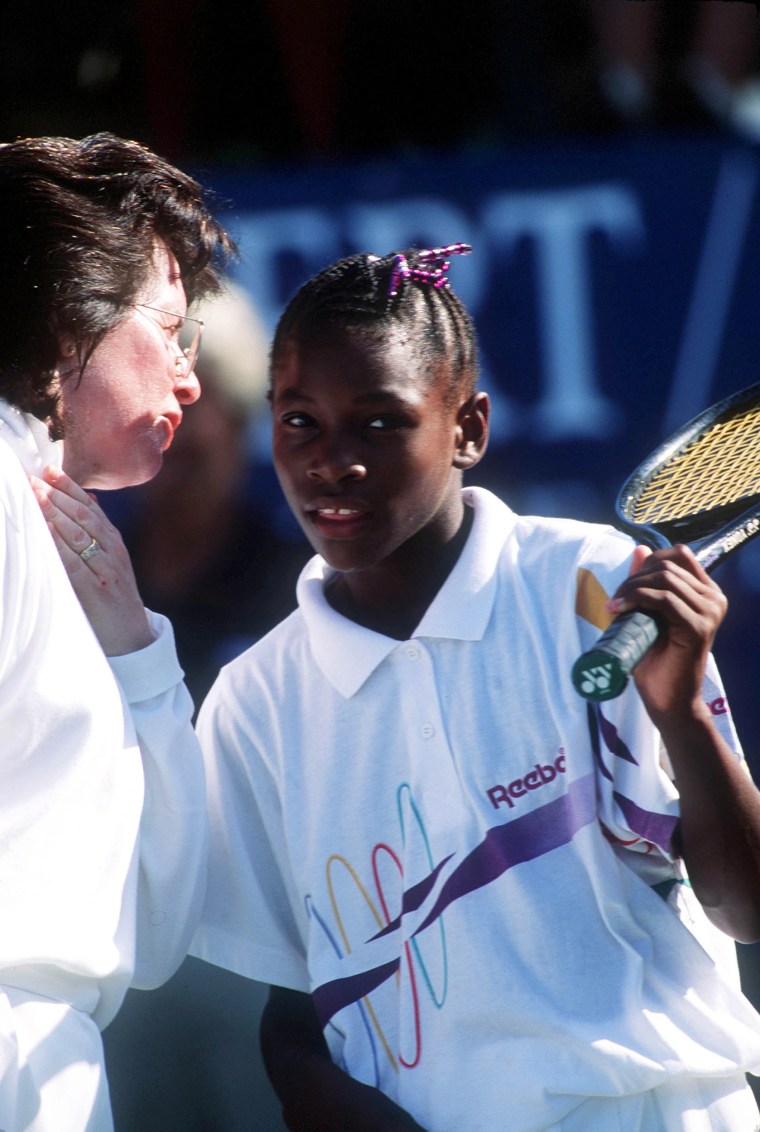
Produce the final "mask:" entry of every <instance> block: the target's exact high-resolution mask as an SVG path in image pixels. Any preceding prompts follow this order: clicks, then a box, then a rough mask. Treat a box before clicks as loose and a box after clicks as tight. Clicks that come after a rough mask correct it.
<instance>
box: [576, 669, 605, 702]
mask: <svg viewBox="0 0 760 1132" xmlns="http://www.w3.org/2000/svg"><path fill="white" fill-rule="evenodd" d="M611 679H612V665H611V664H595V665H594V667H593V668H587V669H586V670H585V671H584V673H583V679H582V681H581V686H580V691H581V692H582V693H583V695H584V696H590V695H592V694H593V693H594V692H597V693H598V692H606V691H607V689H608V688H609V686H610V681H611Z"/></svg>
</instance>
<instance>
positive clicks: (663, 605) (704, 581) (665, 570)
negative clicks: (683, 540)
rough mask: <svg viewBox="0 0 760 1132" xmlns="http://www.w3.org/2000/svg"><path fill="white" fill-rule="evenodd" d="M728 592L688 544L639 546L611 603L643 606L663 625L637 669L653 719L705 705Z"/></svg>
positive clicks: (616, 608)
mask: <svg viewBox="0 0 760 1132" xmlns="http://www.w3.org/2000/svg"><path fill="white" fill-rule="evenodd" d="M727 604H728V603H727V601H726V598H725V596H724V594H723V591H722V590H721V589H720V588H719V587H718V586H717V585H716V584H715V582H714V581H713V580H712V579H711V578H710V576H709V575H708V574H707V573H706V572H705V571H704V570H703V568H702V567H701V566H700V565H699V563H698V562H697V559H696V558H695V556H694V554H693V553H692V551H691V550H689V548H688V547H686V546H673V547H668V548H667V549H666V550H657V551H655V552H652V551H650V550H649V549H648V548H647V547H645V546H637V547H636V549H635V550H634V553H633V557H632V559H631V570H630V574H629V576H628V578H627V579H626V580H625V582H623V584H622V585H621V586H620V587H619V588H618V590H617V592H616V594H615V596H614V597H613V598H612V599H611V600H610V601H609V602H608V605H607V608H608V609H609V611H610V612H611V613H623V612H627V611H628V610H631V609H643V610H645V611H646V612H647V613H651V614H652V615H653V616H655V617H656V618H657V620H658V621H659V622H660V625H661V626H662V629H663V631H662V632H661V634H660V636H659V638H658V639H657V641H655V643H654V645H653V646H652V648H651V649H650V650H649V652H648V653H647V654H646V656H645V657H644V658H643V660H641V661H640V663H639V664H638V665H637V667H636V668H635V670H634V674H633V675H634V679H635V681H636V685H637V687H638V689H639V693H640V694H641V697H642V699H643V700H644V703H645V704H646V706H647V709H648V711H649V713H650V715H651V716H652V718H653V719H654V722H655V723H656V724H657V725H658V726H660V727H661V728H662V725H663V723H664V721H665V719H666V718H671V719H672V718H673V717H674V716H675V717H677V716H679V714H682V713H683V714H690V713H693V712H694V711H697V712H700V711H702V710H704V708H703V705H702V682H703V678H704V672H705V665H706V663H707V657H708V654H709V652H710V650H711V648H712V645H713V641H714V638H715V634H716V632H717V630H718V627H719V625H720V623H721V621H722V620H723V618H724V616H725V614H726V608H727Z"/></svg>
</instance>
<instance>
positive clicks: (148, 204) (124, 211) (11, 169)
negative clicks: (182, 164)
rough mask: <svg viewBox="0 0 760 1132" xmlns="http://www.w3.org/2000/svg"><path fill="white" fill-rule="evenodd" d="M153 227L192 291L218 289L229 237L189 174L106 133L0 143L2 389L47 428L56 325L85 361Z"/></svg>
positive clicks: (140, 276) (141, 261) (145, 274)
mask: <svg viewBox="0 0 760 1132" xmlns="http://www.w3.org/2000/svg"><path fill="white" fill-rule="evenodd" d="M157 239H160V240H163V241H164V242H165V243H166V245H167V246H168V247H169V248H170V250H171V251H172V252H173V253H174V255H175V256H176V257H177V261H178V263H179V266H180V271H181V274H182V282H183V284H184V288H185V292H186V294H187V298H188V302H190V301H192V300H193V299H196V298H199V297H201V296H202V295H204V294H207V293H213V292H215V291H217V290H218V288H219V283H218V276H217V272H218V270H219V269H220V268H221V267H222V265H223V264H224V262H225V261H226V260H227V259H228V258H229V257H230V256H231V255H232V254H233V253H234V251H235V248H234V244H233V242H232V241H231V239H230V238H229V236H228V235H227V233H226V232H225V231H224V229H223V228H222V227H221V225H220V224H219V223H218V222H217V221H216V220H215V219H214V217H213V216H212V214H211V212H210V209H209V206H208V204H207V203H206V202H205V200H204V194H203V190H202V189H201V186H200V185H199V184H198V183H197V182H196V181H195V180H193V178H192V177H189V176H187V175H186V174H185V173H182V172H181V171H180V170H178V169H176V168H174V167H173V166H172V165H170V164H169V163H168V162H166V161H164V160H163V159H162V158H160V157H158V156H156V154H154V153H152V152H151V151H150V150H148V149H146V148H145V147H144V146H142V145H140V144H138V143H137V142H134V141H126V140H124V139H123V138H118V137H115V136H114V135H113V134H107V133H101V134H94V135H92V136H91V137H86V138H82V139H81V140H74V139H72V138H61V137H42V138H25V139H20V140H18V141H14V142H10V143H8V144H6V145H2V146H0V312H2V319H3V323H4V325H3V330H2V334H0V397H4V398H5V399H6V400H7V401H9V402H10V403H11V404H13V405H15V406H16V407H17V408H19V409H21V410H23V411H25V412H29V413H32V414H33V415H34V416H36V417H38V418H39V419H40V420H43V421H46V422H48V424H49V426H50V430H51V435H53V436H54V437H58V436H60V435H62V427H61V421H60V416H59V411H58V381H57V375H56V363H57V360H58V358H59V355H60V337H61V335H63V334H66V335H67V336H69V337H70V338H71V339H72V340H73V341H74V343H75V344H76V353H77V357H78V358H79V359H80V362H81V369H84V366H85V365H86V363H87V360H88V358H89V357H90V355H91V353H92V351H93V350H94V349H95V347H96V346H97V344H98V343H99V342H100V340H101V339H102V338H103V336H104V335H105V334H106V333H107V332H108V331H109V330H111V329H112V328H113V327H114V326H115V325H116V324H117V323H118V322H119V321H120V320H121V319H122V318H124V317H125V313H126V307H127V306H128V305H129V304H131V303H134V302H136V301H137V300H138V299H139V298H140V296H141V292H142V291H143V289H144V288H145V286H146V284H147V283H148V282H149V280H150V278H151V275H152V272H153V270H154V259H153V254H154V250H155V242H156V240H157ZM80 372H81V371H80Z"/></svg>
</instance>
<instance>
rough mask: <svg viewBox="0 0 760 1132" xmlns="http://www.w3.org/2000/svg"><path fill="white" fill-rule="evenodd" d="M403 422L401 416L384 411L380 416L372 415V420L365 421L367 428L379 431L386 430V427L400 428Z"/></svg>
mask: <svg viewBox="0 0 760 1132" xmlns="http://www.w3.org/2000/svg"><path fill="white" fill-rule="evenodd" d="M403 424H404V422H403V420H402V418H401V417H397V416H391V415H390V414H388V413H385V414H384V415H383V416H381V417H373V418H372V420H370V421H367V428H371V429H373V430H374V431H377V432H381V431H387V430H388V429H394V428H402V427H403Z"/></svg>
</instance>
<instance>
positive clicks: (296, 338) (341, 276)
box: [271, 249, 478, 402]
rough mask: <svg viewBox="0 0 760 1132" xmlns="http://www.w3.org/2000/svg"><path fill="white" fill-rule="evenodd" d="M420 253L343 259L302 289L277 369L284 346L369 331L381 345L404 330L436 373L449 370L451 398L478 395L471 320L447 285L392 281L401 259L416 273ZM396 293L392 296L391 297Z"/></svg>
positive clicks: (291, 308) (289, 315) (279, 341)
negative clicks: (335, 335)
mask: <svg viewBox="0 0 760 1132" xmlns="http://www.w3.org/2000/svg"><path fill="white" fill-rule="evenodd" d="M420 254H421V253H420V251H419V250H415V249H407V250H406V251H405V252H403V253H398V252H391V253H390V254H389V255H386V256H376V255H370V254H368V253H366V252H362V253H361V254H359V255H352V256H348V257H347V258H346V259H340V260H338V261H337V262H336V263H333V264H331V265H330V266H329V267H326V268H324V270H323V271H320V272H319V273H318V274H317V275H315V276H313V278H311V279H309V280H308V282H306V283H304V284H303V286H302V287H301V288H300V290H299V291H297V292H296V294H295V295H294V296H293V298H292V299H291V300H290V302H289V304H288V305H287V307H286V308H285V310H284V312H283V314H282V317H281V318H280V321H279V323H278V324H277V329H276V331H275V335H274V341H273V343H272V351H271V361H272V365H275V364H276V363H277V361H278V360H279V358H280V356H281V353H282V350H283V347H284V346H285V344H286V343H287V342H297V343H299V344H301V345H306V344H308V343H309V342H313V341H316V340H317V339H319V338H320V337H322V335H324V334H325V333H328V332H333V331H338V332H340V331H349V332H359V333H365V334H368V335H371V336H375V337H376V338H378V339H379V340H381V341H382V340H383V339H384V338H385V337H386V336H390V335H391V334H393V333H395V332H396V331H399V330H400V331H402V332H403V333H404V336H405V338H406V339H407V340H408V341H409V343H410V345H411V346H412V348H413V349H414V350H416V351H417V356H418V357H419V359H420V364H421V365H422V366H424V367H425V368H426V369H427V371H428V372H429V373H430V374H431V375H432V374H434V373H436V374H437V373H440V372H441V366H442V364H445V367H446V370H447V373H448V381H449V386H448V391H447V392H448V398H449V400H450V401H452V402H453V401H454V400H455V399H456V397H458V396H459V395H461V394H464V395H465V396H468V395H469V394H471V393H473V392H474V390H475V388H476V385H477V379H478V360H477V341H476V336H475V329H474V326H473V322H472V319H471V317H470V315H469V312H468V311H467V308H466V307H465V306H464V304H463V303H462V301H461V299H459V298H458V296H457V295H456V294H455V293H454V291H453V290H452V289H451V287H450V286H449V285H448V283H447V284H446V285H445V286H438V287H436V286H433V284H432V282H421V281H419V280H416V279H414V277H413V276H407V277H403V278H401V279H399V280H398V282H397V285H395V286H394V285H393V284H392V282H391V280H392V277H393V273H394V268H395V265H396V261H397V257H398V256H399V255H402V256H403V259H404V261H405V262H406V264H407V265H408V267H409V268H410V269H412V270H414V269H415V268H416V267H417V266H418V263H419V256H420ZM391 292H393V293H391Z"/></svg>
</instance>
